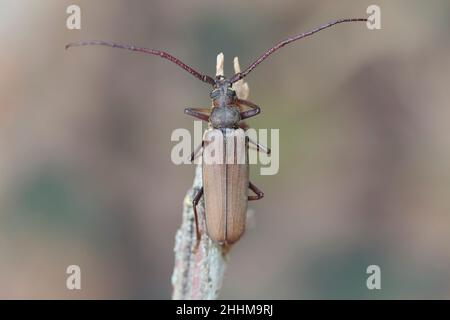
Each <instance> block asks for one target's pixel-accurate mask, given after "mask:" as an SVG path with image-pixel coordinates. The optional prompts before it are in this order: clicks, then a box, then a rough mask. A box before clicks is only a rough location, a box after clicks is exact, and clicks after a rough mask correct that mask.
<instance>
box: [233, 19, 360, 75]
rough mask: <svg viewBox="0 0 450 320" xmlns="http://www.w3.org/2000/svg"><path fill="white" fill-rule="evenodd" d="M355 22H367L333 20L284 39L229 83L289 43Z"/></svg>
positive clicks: (247, 72) (246, 73)
mask: <svg viewBox="0 0 450 320" xmlns="http://www.w3.org/2000/svg"><path fill="white" fill-rule="evenodd" d="M356 21H367V19H366V18H353V19H339V20H335V21H332V22H328V23H327V24H324V25H322V26H320V27H317V28H315V29H312V30H310V31H308V32H305V33H302V34H299V35H296V36H294V37H290V38H287V39H285V40H283V41H281V42H279V43H277V44H276V45H275V46H273V47H272V48H270V49H269V50H267V51H266V52H264V53H263V54H262V55H261V56H260V57H259V58H258V59H257V60H255V61H254V62H253V63H252V64H251V65H250V66H249V67H247V69H245V70H244V71H242V72H238V73H236V74H235V75H234V76H233V77H231V79H230V82H231V83H234V82H236V81H239V80H241V79H243V78H244V77H245V76H247V75H248V74H249V73H250V72H251V71H252V70H253V69H255V68H256V66H257V65H258V64H260V63H261V62H263V61H264V60H266V59H267V58H268V57H269V56H270V55H271V54H272V53H274V52H275V51H277V50H278V49H280V48H282V47H284V46H285V45H287V44H289V43H291V42H294V41H297V40H300V39H303V38H306V37H308V36H311V35H313V34H314V33H316V32H319V31H321V30H323V29H327V28H330V27H332V26H334V25H336V24H339V23H344V22H356Z"/></svg>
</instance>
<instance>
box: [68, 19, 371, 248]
mask: <svg viewBox="0 0 450 320" xmlns="http://www.w3.org/2000/svg"><path fill="white" fill-rule="evenodd" d="M358 21H367V19H366V18H351V19H339V20H335V21H332V22H329V23H327V24H324V25H322V26H319V27H317V28H314V29H312V30H310V31H308V32H305V33H301V34H299V35H296V36H294V37H290V38H287V39H285V40H283V41H281V42H278V43H277V44H276V45H275V46H273V47H272V48H270V49H269V50H267V51H265V52H264V53H263V54H262V55H261V56H260V57H259V58H258V59H256V60H255V61H254V62H253V63H252V64H250V65H249V66H248V67H247V68H246V69H244V71H242V72H237V73H236V74H234V75H233V76H232V77H231V78H229V79H227V78H225V77H224V76H216V77H215V78H212V77H210V76H208V75H205V74H201V73H199V72H198V71H196V70H195V69H193V68H191V67H190V66H188V65H186V64H185V63H184V62H182V61H181V60H179V59H178V58H175V57H174V56H172V55H171V54H169V53H167V52H165V51H160V50H154V49H148V48H142V47H136V46H132V45H123V44H117V43H114V42H108V41H98V40H93V41H80V42H73V43H70V44H68V45H66V49H68V48H70V47H75V46H89V45H102V46H108V47H113V48H120V49H126V50H131V51H136V52H142V53H146V54H151V55H156V56H159V57H161V58H164V59H167V60H169V61H171V62H173V63H175V64H176V65H178V66H179V67H181V68H183V69H184V70H185V71H187V72H189V73H190V74H192V75H193V76H194V77H196V78H197V79H199V80H201V81H202V82H205V83H208V84H210V85H212V87H213V89H212V91H211V92H210V98H211V100H212V108H185V110H184V111H185V113H186V114H187V115H190V116H192V117H195V118H197V119H200V120H202V121H206V122H208V124H209V129H208V130H207V131H205V135H204V138H203V142H202V145H201V146H199V147H198V148H196V150H195V151H194V152H193V153H192V155H191V161H192V160H193V159H194V158H195V157H196V154H198V152H199V151H200V149H202V150H203V152H202V157H203V158H202V159H203V160H204V161H205V160H206V158H205V154H207V153H205V152H208V151H209V150H208V148H210V142H211V141H212V140H214V139H212V138H213V137H214V136H216V137H217V136H221V137H222V138H223V140H222V141H223V145H222V146H221V148H222V150H223V153H222V156H223V158H224V159H227V158H228V157H227V156H228V155H229V154H227V152H228V151H229V150H228V149H229V146H230V141H235V140H236V139H235V137H236V136H242V135H243V133H244V130H245V128H246V125H245V124H244V123H243V122H242V120H244V119H248V118H251V117H254V116H256V115H258V114H259V113H260V112H261V109H260V107H259V106H257V105H256V104H254V103H252V102H250V101H247V100H242V99H239V98H238V97H237V95H236V92H235V90H234V89H233V84H234V83H235V82H237V81H239V80H241V79H243V78H244V77H246V76H247V75H248V74H249V73H250V72H251V71H252V70H253V69H255V68H256V67H257V66H258V65H259V64H260V63H261V62H263V61H264V60H265V59H267V58H268V57H269V56H270V55H271V54H272V53H274V52H275V51H277V50H278V49H280V48H282V47H284V46H285V45H287V44H289V43H292V42H294V41H297V40H300V39H303V38H305V37H308V36H311V35H313V34H314V33H316V32H319V31H321V30H323V29H326V28H330V27H332V26H334V25H337V24H341V23H345V22H358ZM230 138H231V140H230ZM250 142H252V141H250V140H249V138H248V137H245V139H244V140H241V141H240V142H239V143H235V144H234V145H233V148H234V152H235V153H236V152H237V153H240V154H241V155H243V157H244V160H243V162H242V163H227V162H226V161H225V162H221V163H210V164H208V163H203V164H202V173H203V186H202V188H201V189H200V190H199V191H198V192H197V193H196V194H195V196H194V198H193V201H192V205H193V208H194V217H195V227H196V237H197V244H198V242H199V240H200V238H201V233H200V229H199V220H198V213H197V205H198V204H199V202H200V199H201V198H202V196H204V198H205V220H206V232H207V234H208V235H209V237H210V238H211V239H212V240H213V241H215V242H216V243H219V244H221V245H231V244H233V243H235V242H236V241H238V240H239V238H240V237H241V236H242V234H243V233H244V231H245V220H246V212H247V202H248V201H249V200H258V199H261V198H262V197H263V196H264V193H263V192H262V191H261V190H260V189H259V188H257V187H256V186H255V185H254V184H253V183H251V182H250V180H249V163H248V148H249V143H250ZM252 143H253V144H255V145H256V148H257V150H262V151H264V152H266V153H268V154H269V153H270V149H268V148H266V147H264V146H261V145H259V144H257V143H256V142H252ZM248 189H250V190H252V191H253V192H254V193H255V195H248Z"/></svg>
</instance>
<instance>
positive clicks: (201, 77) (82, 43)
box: [66, 40, 215, 85]
mask: <svg viewBox="0 0 450 320" xmlns="http://www.w3.org/2000/svg"><path fill="white" fill-rule="evenodd" d="M92 45H98V46H107V47H112V48H120V49H126V50H130V51H138V52H143V53H147V54H153V55H155V56H159V57H161V58H164V59H167V60H169V61H171V62H173V63H175V64H176V65H178V66H179V67H181V68H183V69H184V70H186V71H187V72H189V73H190V74H192V75H193V76H194V77H196V78H197V79H199V80H201V81H203V82H206V83H209V84H211V85H214V84H215V81H214V79H213V78H211V77H210V76H208V75H204V74H201V73H200V72H198V71H196V70H194V69H193V68H191V67H190V66H188V65H187V64H185V63H184V62H182V61H181V60H179V59H177V58H175V57H174V56H172V55H171V54H169V53H167V52H164V51H159V50H154V49H148V48H141V47H135V46H130V45H124V44H118V43H114V42H109V41H98V40H93V41H80V42H72V43H69V44H68V45H66V49H69V48H71V47H79V46H92Z"/></svg>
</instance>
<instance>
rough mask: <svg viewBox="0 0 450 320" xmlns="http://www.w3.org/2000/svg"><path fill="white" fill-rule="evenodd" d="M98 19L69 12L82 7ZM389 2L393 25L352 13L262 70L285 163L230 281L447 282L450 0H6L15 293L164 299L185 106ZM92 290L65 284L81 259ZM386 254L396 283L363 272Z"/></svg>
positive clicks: (3, 164) (2, 27)
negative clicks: (136, 49) (237, 63)
mask: <svg viewBox="0 0 450 320" xmlns="http://www.w3.org/2000/svg"><path fill="white" fill-rule="evenodd" d="M70 4H78V5H80V6H81V9H82V30H80V31H73V30H72V31H71V30H68V29H66V27H65V21H66V18H67V14H66V13H65V11H66V7H67V6H68V5H70ZM370 4H378V5H380V6H381V9H382V30H379V31H369V30H367V28H366V27H365V25H364V24H363V23H358V24H353V25H352V24H345V25H340V26H338V27H336V28H334V29H329V30H327V31H324V32H321V33H319V34H317V35H316V36H315V37H313V38H308V39H307V40H303V41H301V42H298V43H296V44H294V45H291V46H289V47H286V48H284V49H282V50H281V51H279V52H278V53H277V54H275V55H273V56H272V57H271V58H270V59H269V60H267V61H265V62H264V63H263V64H261V65H260V66H259V67H258V68H257V69H256V70H255V71H253V72H252V73H251V74H250V75H249V76H248V77H247V81H248V83H249V85H250V99H251V100H252V101H254V102H255V103H257V104H259V105H261V107H262V114H261V115H260V116H258V117H255V118H253V119H251V120H250V121H249V123H250V124H251V125H252V126H254V127H256V128H279V129H280V140H281V146H280V160H281V165H280V171H279V173H278V174H277V175H275V176H260V175H259V174H258V170H257V169H258V168H257V167H252V174H251V180H252V181H253V182H254V183H255V184H256V185H258V186H259V187H260V188H261V189H263V190H264V191H265V198H264V199H263V200H261V201H257V202H252V203H251V209H252V210H253V211H254V212H255V214H254V215H253V216H254V217H253V219H252V220H253V221H252V223H251V225H252V227H251V228H249V230H247V232H246V234H245V236H244V238H243V239H242V240H241V241H240V242H239V243H238V244H237V245H236V246H235V247H234V248H233V251H232V253H231V259H230V263H229V268H228V269H227V274H226V278H225V282H224V287H223V292H222V294H221V297H222V298H229V299H246V298H255V299H259V298H261V299H315V298H331V299H334V298H344V299H345V298H363V299H379V298H388V299H391V298H393V299H398V298H406V299H414V298H450V250H449V244H450V139H449V137H450V125H449V121H450V120H449V119H450V105H449V101H450V96H449V95H450V94H449V83H450V72H449V71H450V37H449V36H448V35H449V29H450V3H449V2H448V1H446V0H442V1H438V0H434V1H409V0H408V1H407V0H395V1H320V2H318V1H312V0H311V1H297V0H288V1H271V0H270V1H269V0H265V1H245V2H244V1H234V0H230V1H214V2H213V1H202V0H192V1H181V0H180V1H125V0H120V1H119V0H111V1H106V0H103V1H87V0H85V1H81V0H72V1H61V0H46V1H24V0H1V1H0V36H1V39H2V49H1V50H0V298H6V299H13V298H26V299H28V298H32V299H35V298H50V299H53V298H63V299H66V298H98V299H104V298H113V299H119V298H140V299H168V298H170V294H171V284H170V276H171V273H172V268H173V245H174V235H175V232H176V230H177V228H178V227H179V225H180V223H181V209H182V201H183V198H184V196H185V194H186V192H187V190H188V189H189V187H190V186H191V184H192V178H193V175H194V166H192V165H181V166H175V165H174V164H172V162H171V161H170V152H171V148H172V147H173V146H174V144H175V143H174V142H171V141H170V136H171V133H172V131H173V130H174V129H176V128H188V129H190V130H193V119H192V118H190V117H187V116H185V115H184V114H183V108H184V107H185V106H192V107H196V106H208V105H209V104H210V101H209V98H208V93H209V86H207V85H205V84H203V83H201V82H199V81H197V80H196V79H195V78H193V77H192V76H190V75H189V74H187V73H185V72H183V71H182V70H180V69H179V68H178V67H176V66H174V65H172V64H170V63H169V62H167V61H164V60H162V59H158V58H156V57H151V56H146V55H142V54H136V53H130V52H126V51H122V50H116V49H109V48H103V47H90V48H87V47H85V48H75V49H73V50H70V51H65V50H64V45H65V44H66V43H68V42H71V41H76V40H82V39H104V40H113V41H116V42H122V43H130V44H136V45H141V46H147V47H153V48H158V49H163V50H167V51H168V52H171V53H173V54H174V55H176V56H178V57H182V58H183V60H185V61H186V62H187V63H188V64H191V65H192V66H194V67H195V68H197V69H199V70H201V71H203V72H205V73H209V74H214V71H215V58H216V55H217V53H219V52H224V54H225V60H226V66H225V69H226V72H227V73H228V74H230V73H231V71H232V58H233V57H234V56H239V58H240V60H241V63H242V65H244V66H245V65H248V64H249V63H250V62H251V61H253V59H254V58H256V57H257V56H258V55H260V54H261V53H262V52H263V51H264V50H266V49H267V48H269V47H270V46H272V45H273V44H274V43H275V42H277V41H278V40H281V39H283V38H285V37H287V36H290V35H294V34H297V33H300V32H303V31H306V30H309V29H310V28H312V27H315V26H317V25H320V24H322V23H324V22H327V21H329V20H332V19H335V18H341V17H359V16H365V15H366V13H365V12H366V8H367V6H368V5H370ZM71 264H77V265H79V266H80V267H81V269H82V290H81V291H76V290H75V291H69V290H67V289H66V286H65V284H66V277H67V274H66V273H65V271H66V268H67V266H68V265H71ZM371 264H376V265H379V266H380V267H381V272H382V289H381V290H374V291H370V290H368V289H367V288H366V278H367V277H368V275H367V274H366V268H367V266H368V265H371Z"/></svg>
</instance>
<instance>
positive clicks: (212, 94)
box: [209, 89, 220, 99]
mask: <svg viewBox="0 0 450 320" xmlns="http://www.w3.org/2000/svg"><path fill="white" fill-rule="evenodd" d="M219 93H220V92H219V89H215V90H213V91H211V93H210V94H209V96H210V97H211V99H215V98H217V97H218V96H219Z"/></svg>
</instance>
